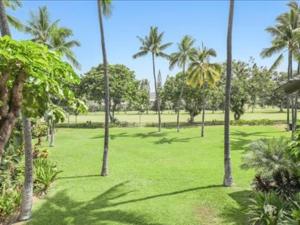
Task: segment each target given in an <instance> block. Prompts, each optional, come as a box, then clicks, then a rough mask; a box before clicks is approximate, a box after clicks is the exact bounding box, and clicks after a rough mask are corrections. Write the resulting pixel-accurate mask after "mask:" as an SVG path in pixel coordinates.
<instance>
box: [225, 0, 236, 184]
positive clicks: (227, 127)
mask: <svg viewBox="0 0 300 225" xmlns="http://www.w3.org/2000/svg"><path fill="white" fill-rule="evenodd" d="M233 13H234V0H230V5H229V18H228V30H227V63H226V86H225V109H224V111H225V112H224V114H225V115H224V181H223V184H224V186H226V187H230V186H232V183H233V179H232V172H231V153H230V92H231V77H232V26H233Z"/></svg>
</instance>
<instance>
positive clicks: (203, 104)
mask: <svg viewBox="0 0 300 225" xmlns="http://www.w3.org/2000/svg"><path fill="white" fill-rule="evenodd" d="M204 121H205V99H204V100H203V103H202V123H201V137H204V125H205V124H204Z"/></svg>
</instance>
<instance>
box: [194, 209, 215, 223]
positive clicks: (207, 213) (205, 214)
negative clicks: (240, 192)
mask: <svg viewBox="0 0 300 225" xmlns="http://www.w3.org/2000/svg"><path fill="white" fill-rule="evenodd" d="M196 214H197V218H198V220H199V224H201V225H217V224H220V223H218V222H219V219H218V212H217V210H216V209H214V208H213V207H211V206H204V205H202V206H198V207H197V208H196Z"/></svg>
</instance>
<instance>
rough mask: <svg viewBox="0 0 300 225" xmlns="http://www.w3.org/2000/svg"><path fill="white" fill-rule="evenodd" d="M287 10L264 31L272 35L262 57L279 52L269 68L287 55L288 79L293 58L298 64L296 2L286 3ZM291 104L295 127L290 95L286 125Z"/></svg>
mask: <svg viewBox="0 0 300 225" xmlns="http://www.w3.org/2000/svg"><path fill="white" fill-rule="evenodd" d="M287 5H288V7H289V11H288V12H285V13H283V14H281V15H279V16H278V17H277V18H276V24H275V26H271V27H268V28H266V31H267V32H268V33H270V34H271V35H272V37H273V40H272V43H271V46H270V47H268V48H265V49H263V51H262V52H261V56H262V57H271V56H273V55H275V54H278V53H280V54H279V56H278V57H277V59H276V60H275V62H274V64H273V66H272V67H271V69H274V68H276V67H277V66H278V65H279V64H280V63H281V62H282V60H283V58H284V54H285V53H286V52H287V55H288V69H287V74H288V80H291V79H292V78H293V60H294V59H295V60H296V62H298V71H299V68H300V67H299V65H300V7H299V4H298V2H296V1H291V2H289V3H288V4H287ZM291 104H292V106H293V107H292V124H293V126H292V127H293V128H295V122H296V118H295V115H296V113H295V110H294V108H295V100H293V99H292V98H291V97H289V98H288V99H287V125H288V126H289V124H290V107H291Z"/></svg>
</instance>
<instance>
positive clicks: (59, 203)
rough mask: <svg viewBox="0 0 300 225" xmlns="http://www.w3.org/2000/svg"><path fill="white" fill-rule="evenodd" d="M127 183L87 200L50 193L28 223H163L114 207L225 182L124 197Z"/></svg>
mask: <svg viewBox="0 0 300 225" xmlns="http://www.w3.org/2000/svg"><path fill="white" fill-rule="evenodd" d="M127 183H128V181H126V182H122V183H120V184H117V185H115V186H113V187H111V188H110V189H108V190H107V191H105V192H103V193H102V194H100V195H98V196H97V197H95V198H94V199H92V200H90V201H86V202H79V201H75V200H73V199H71V198H70V197H69V196H68V194H67V193H66V191H60V192H58V193H57V194H55V195H54V196H53V197H48V198H47V199H46V202H45V203H44V204H42V206H41V207H39V208H38V209H37V210H35V211H34V213H33V219H32V220H31V221H30V222H28V223H27V225H44V224H45V225H46V224H47V225H71V224H72V225H109V224H115V223H118V224H131V225H163V224H162V223H157V222H155V221H154V220H153V219H151V217H150V216H149V215H147V214H141V213H137V212H129V211H124V210H121V209H116V208H113V207H117V206H120V205H127V204H130V203H136V202H141V201H146V200H150V199H156V198H162V197H170V196H174V195H178V194H183V193H187V192H193V191H199V190H203V189H209V188H218V187H222V186H221V185H209V186H204V187H196V188H189V189H184V190H180V191H174V192H169V193H162V194H157V195H151V196H146V197H142V198H135V199H131V200H123V201H122V197H125V196H127V195H128V194H130V193H131V192H133V191H132V190H128V187H127V186H126V184H127Z"/></svg>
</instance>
